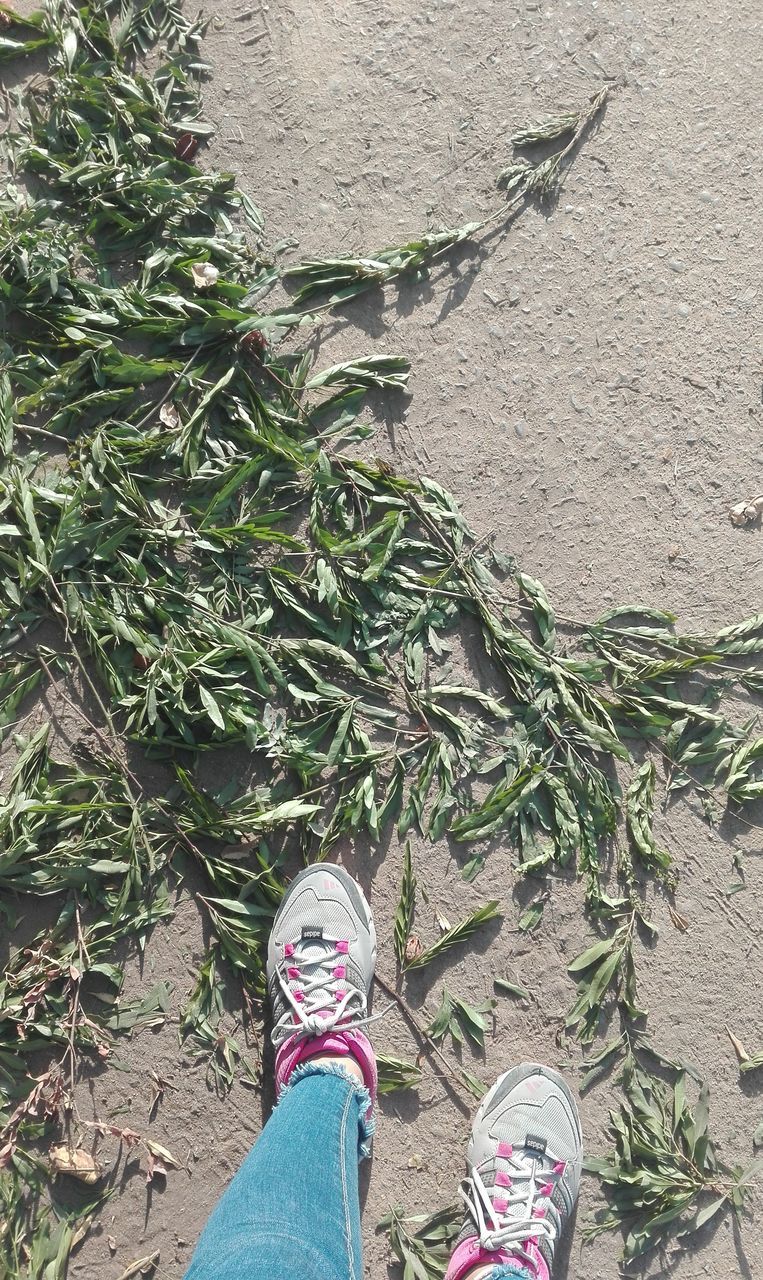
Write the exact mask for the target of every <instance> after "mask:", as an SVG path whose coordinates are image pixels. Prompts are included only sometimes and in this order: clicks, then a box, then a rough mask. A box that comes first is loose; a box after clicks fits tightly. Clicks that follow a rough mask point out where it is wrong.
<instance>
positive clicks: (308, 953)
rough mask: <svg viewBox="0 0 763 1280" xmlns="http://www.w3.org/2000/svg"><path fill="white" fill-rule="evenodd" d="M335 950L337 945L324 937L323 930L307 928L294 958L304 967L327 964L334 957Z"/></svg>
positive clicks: (297, 946) (297, 945)
mask: <svg viewBox="0 0 763 1280" xmlns="http://www.w3.org/2000/svg"><path fill="white" fill-rule="evenodd" d="M334 950H335V944H334V943H333V942H329V941H328V940H327V939H325V938H324V937H323V930H322V929H319V928H315V929H309V928H305V929H303V930H302V937H301V938H300V940H299V942H298V943H297V944H296V947H295V949H294V957H295V959H297V960H299V963H300V964H303V965H304V964H309V965H312V964H318V965H319V964H325V962H326V960H327V959H328V958H329V957H330V956H331V955H333V953H334Z"/></svg>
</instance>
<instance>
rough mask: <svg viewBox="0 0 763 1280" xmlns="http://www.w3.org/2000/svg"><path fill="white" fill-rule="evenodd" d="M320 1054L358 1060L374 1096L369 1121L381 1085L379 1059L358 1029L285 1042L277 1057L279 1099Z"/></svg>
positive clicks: (367, 1085) (369, 1110) (364, 1081)
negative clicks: (296, 1072)
mask: <svg viewBox="0 0 763 1280" xmlns="http://www.w3.org/2000/svg"><path fill="white" fill-rule="evenodd" d="M319 1053H322V1054H330V1055H332V1056H334V1057H351V1058H354V1059H355V1061H356V1062H357V1063H358V1065H359V1066H360V1069H361V1071H362V1072H363V1083H364V1085H365V1086H366V1088H367V1089H368V1092H369V1094H370V1095H371V1105H370V1106H369V1108H368V1112H367V1115H366V1119H367V1120H370V1118H371V1113H372V1111H373V1106H374V1103H375V1102H376V1087H377V1083H378V1077H377V1073H376V1058H375V1057H374V1051H373V1049H372V1048H371V1041H370V1040H369V1039H368V1036H365V1035H364V1034H363V1032H362V1031H358V1030H357V1028H355V1027H348V1028H347V1029H346V1030H345V1029H342V1027H337V1028H336V1029H335V1030H334V1031H327V1032H326V1033H325V1034H324V1035H322V1036H311V1037H310V1039H309V1040H305V1039H301V1040H300V1039H298V1038H297V1037H296V1036H290V1037H289V1039H288V1040H284V1042H283V1044H282V1045H281V1048H280V1049H279V1050H278V1053H277V1054H276V1097H279V1098H280V1096H281V1093H282V1092H283V1090H284V1089H285V1088H286V1086H287V1084H288V1083H289V1078H290V1076H291V1073H292V1072H293V1070H294V1068H295V1067H299V1066H301V1065H302V1064H303V1063H305V1062H309V1061H310V1059H311V1058H314V1057H315V1056H316V1054H319Z"/></svg>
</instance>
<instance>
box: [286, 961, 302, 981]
mask: <svg viewBox="0 0 763 1280" xmlns="http://www.w3.org/2000/svg"><path fill="white" fill-rule="evenodd" d="M286 972H287V974H288V976H289V977H290V978H294V979H296V980H297V982H298V981H299V979H300V976H301V975H300V972H299V969H298V968H297V966H296V965H295V964H290V965H289V967H288V969H287V970H286Z"/></svg>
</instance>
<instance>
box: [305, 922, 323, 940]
mask: <svg viewBox="0 0 763 1280" xmlns="http://www.w3.org/2000/svg"><path fill="white" fill-rule="evenodd" d="M308 938H319V939H320V941H321V942H322V941H323V929H322V928H314V927H312V926H311V925H306V926H305V928H304V929H303V930H302V941H303V942H306V941H307V939H308Z"/></svg>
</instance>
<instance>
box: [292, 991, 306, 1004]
mask: <svg viewBox="0 0 763 1280" xmlns="http://www.w3.org/2000/svg"><path fill="white" fill-rule="evenodd" d="M291 994H292V995H293V996H294V999H295V1000H296V1001H297V1002H298V1004H301V1003H302V1001H303V1000H304V998H305V993H304V991H302V990H301V988H300V987H297V990H296V991H292V993H291Z"/></svg>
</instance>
